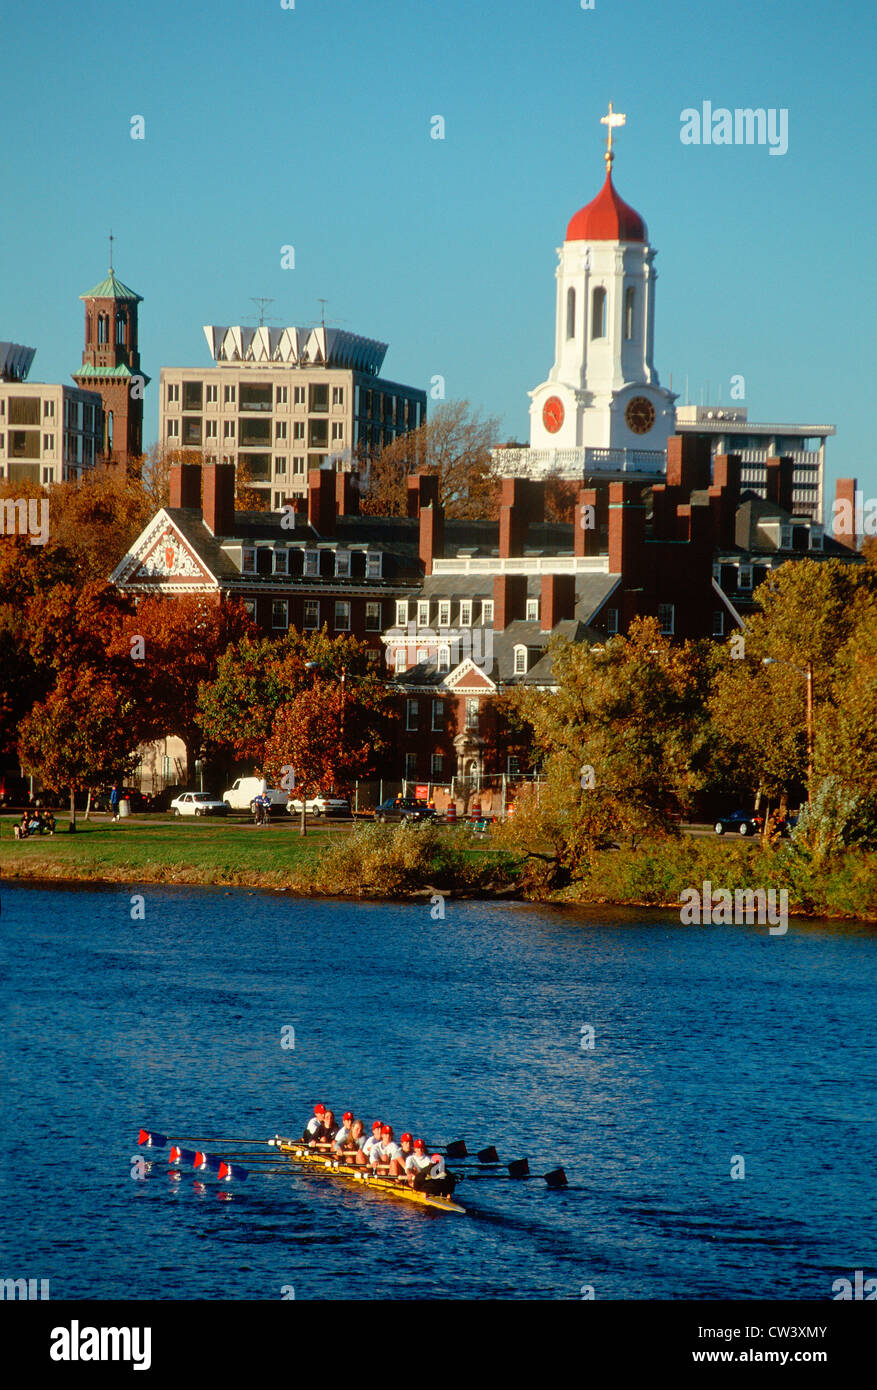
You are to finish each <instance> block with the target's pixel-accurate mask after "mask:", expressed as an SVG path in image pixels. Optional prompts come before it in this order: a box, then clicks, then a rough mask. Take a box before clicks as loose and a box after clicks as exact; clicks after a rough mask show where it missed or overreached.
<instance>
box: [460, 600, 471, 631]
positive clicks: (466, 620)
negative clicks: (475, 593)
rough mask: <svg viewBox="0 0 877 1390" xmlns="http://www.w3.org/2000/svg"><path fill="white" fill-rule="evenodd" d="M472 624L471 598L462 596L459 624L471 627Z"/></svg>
mask: <svg viewBox="0 0 877 1390" xmlns="http://www.w3.org/2000/svg"><path fill="white" fill-rule="evenodd" d="M471 625H472V600H471V598H464V599H462V600H461V602H460V626H461V627H471Z"/></svg>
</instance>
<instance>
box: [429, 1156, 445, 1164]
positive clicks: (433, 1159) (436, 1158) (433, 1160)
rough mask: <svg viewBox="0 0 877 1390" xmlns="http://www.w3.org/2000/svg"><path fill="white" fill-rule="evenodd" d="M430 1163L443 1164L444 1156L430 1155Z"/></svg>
mask: <svg viewBox="0 0 877 1390" xmlns="http://www.w3.org/2000/svg"><path fill="white" fill-rule="evenodd" d="M429 1161H430V1163H441V1161H442V1156H441V1154H430V1156H429Z"/></svg>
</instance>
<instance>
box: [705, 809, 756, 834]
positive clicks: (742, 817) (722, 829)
mask: <svg viewBox="0 0 877 1390" xmlns="http://www.w3.org/2000/svg"><path fill="white" fill-rule="evenodd" d="M763 825H764V817H763V816H759V815H758V814H757V812H755V811H732V812H731V814H730V815H729V816H720V817H719V819H718V820H717V821H716V834H717V835H725V834H729V835H731V834H733V835H758V834H759V832H760V831H761V829H762V827H763Z"/></svg>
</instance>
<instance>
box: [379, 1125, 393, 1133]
mask: <svg viewBox="0 0 877 1390" xmlns="http://www.w3.org/2000/svg"><path fill="white" fill-rule="evenodd" d="M392 1133H393V1126H392V1125H381V1134H392Z"/></svg>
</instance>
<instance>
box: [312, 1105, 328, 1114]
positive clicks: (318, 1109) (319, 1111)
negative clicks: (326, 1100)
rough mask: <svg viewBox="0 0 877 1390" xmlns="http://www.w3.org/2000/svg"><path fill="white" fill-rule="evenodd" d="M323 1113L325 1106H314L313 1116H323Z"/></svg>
mask: <svg viewBox="0 0 877 1390" xmlns="http://www.w3.org/2000/svg"><path fill="white" fill-rule="evenodd" d="M325 1113H326V1107H325V1105H315V1106H314V1114H315V1115H325Z"/></svg>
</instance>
